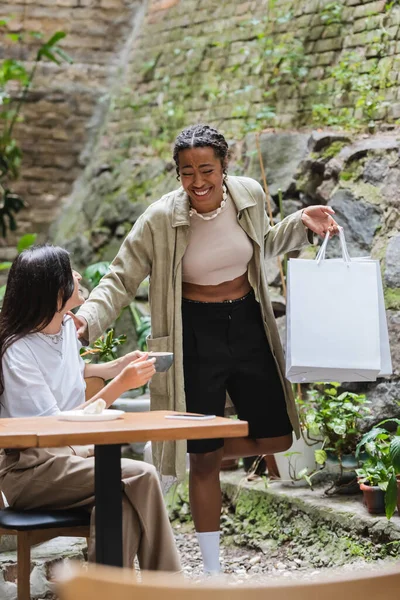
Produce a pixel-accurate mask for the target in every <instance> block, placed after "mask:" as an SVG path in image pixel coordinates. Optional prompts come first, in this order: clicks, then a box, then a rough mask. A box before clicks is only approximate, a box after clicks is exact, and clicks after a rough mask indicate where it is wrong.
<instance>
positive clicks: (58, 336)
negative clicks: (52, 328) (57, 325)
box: [38, 329, 64, 344]
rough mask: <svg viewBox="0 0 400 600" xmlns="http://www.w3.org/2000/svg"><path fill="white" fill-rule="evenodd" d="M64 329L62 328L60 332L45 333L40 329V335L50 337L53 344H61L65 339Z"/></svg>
mask: <svg viewBox="0 0 400 600" xmlns="http://www.w3.org/2000/svg"><path fill="white" fill-rule="evenodd" d="M63 333H64V332H63V330H62V329H61V331H60V333H43V332H42V331H38V334H39V335H42V336H45V338H44V339H50V340H51V341H52V342H53V344H59V343H60V342H62V341H63V339H64V335H63Z"/></svg>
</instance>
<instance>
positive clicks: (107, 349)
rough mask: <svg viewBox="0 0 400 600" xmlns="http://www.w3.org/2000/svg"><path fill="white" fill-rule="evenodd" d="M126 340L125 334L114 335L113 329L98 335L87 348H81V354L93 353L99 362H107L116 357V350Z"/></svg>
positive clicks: (83, 355)
mask: <svg viewBox="0 0 400 600" xmlns="http://www.w3.org/2000/svg"><path fill="white" fill-rule="evenodd" d="M125 342H126V335H119V336H118V337H115V336H114V329H108V330H107V333H105V334H104V335H102V336H100V337H99V338H98V339H97V340H96V341H95V342H94V343H93V344H92V345H91V346H90V347H89V348H81V356H82V357H85V356H88V355H89V356H91V355H95V356H96V357H97V358H98V359H99V360H100V362H108V361H110V360H115V359H116V358H117V350H118V348H119V347H120V346H122V344H125Z"/></svg>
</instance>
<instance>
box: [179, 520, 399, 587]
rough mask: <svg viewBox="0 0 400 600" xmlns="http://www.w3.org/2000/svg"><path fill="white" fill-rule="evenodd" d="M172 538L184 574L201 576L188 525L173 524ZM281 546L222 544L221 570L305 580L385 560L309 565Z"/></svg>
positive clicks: (241, 577)
mask: <svg viewBox="0 0 400 600" xmlns="http://www.w3.org/2000/svg"><path fill="white" fill-rule="evenodd" d="M174 533H175V539H176V543H177V546H178V550H179V553H180V556H181V560H182V566H183V570H184V573H185V575H186V576H187V577H188V578H190V579H201V577H202V574H203V569H202V561H201V554H200V549H199V547H198V544H197V540H196V535H195V533H194V531H193V528H192V527H191V526H190V525H180V524H175V525H174ZM285 554H286V553H285V548H284V546H283V547H281V548H279V549H278V550H274V551H273V552H267V551H266V552H262V551H261V550H254V549H251V548H244V547H235V546H225V547H224V546H222V548H221V565H222V570H223V573H224V574H226V575H229V580H230V581H231V582H232V583H233V582H237V583H240V582H243V581H248V582H259V581H265V580H266V576H267V578H268V580H270V579H274V578H276V577H277V578H279V579H280V578H282V577H285V578H291V579H306V580H309V579H311V578H314V577H320V576H321V574H334V573H335V572H336V571H337V572H338V573H341V574H343V572H344V571H349V572H350V571H351V572H354V570H361V569H364V568H366V567H367V568H369V569H371V568H380V567H381V566H382V565H383V564H388V561H382V560H378V561H374V562H372V563H371V562H367V561H364V560H357V561H352V562H349V564H348V565H345V566H341V567H340V568H337V567H336V568H326V567H324V568H320V569H317V568H315V567H310V566H309V565H307V563H304V562H303V561H301V560H299V559H294V560H293V559H289V558H288V557H287V556H286V555H285Z"/></svg>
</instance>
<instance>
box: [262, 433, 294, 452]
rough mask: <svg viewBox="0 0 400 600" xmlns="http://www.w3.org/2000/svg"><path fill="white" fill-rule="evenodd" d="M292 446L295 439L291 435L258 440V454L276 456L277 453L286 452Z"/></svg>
mask: <svg viewBox="0 0 400 600" xmlns="http://www.w3.org/2000/svg"><path fill="white" fill-rule="evenodd" d="M292 444H293V437H292V434H291V433H289V434H288V435H281V436H279V437H276V438H266V439H258V440H256V453H258V454H276V453H277V452H286V450H289V448H290V447H291V446H292Z"/></svg>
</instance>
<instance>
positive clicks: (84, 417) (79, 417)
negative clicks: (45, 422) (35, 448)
mask: <svg viewBox="0 0 400 600" xmlns="http://www.w3.org/2000/svg"><path fill="white" fill-rule="evenodd" d="M124 414H125V411H124V410H113V409H112V410H108V409H107V410H103V412H102V413H97V414H94V415H93V414H92V415H91V414H87V413H84V412H83V410H67V411H65V412H63V413H61V414H60V415H59V417H58V418H59V419H61V421H114V420H115V419H119V417H122V415H124Z"/></svg>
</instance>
